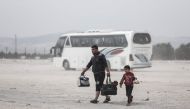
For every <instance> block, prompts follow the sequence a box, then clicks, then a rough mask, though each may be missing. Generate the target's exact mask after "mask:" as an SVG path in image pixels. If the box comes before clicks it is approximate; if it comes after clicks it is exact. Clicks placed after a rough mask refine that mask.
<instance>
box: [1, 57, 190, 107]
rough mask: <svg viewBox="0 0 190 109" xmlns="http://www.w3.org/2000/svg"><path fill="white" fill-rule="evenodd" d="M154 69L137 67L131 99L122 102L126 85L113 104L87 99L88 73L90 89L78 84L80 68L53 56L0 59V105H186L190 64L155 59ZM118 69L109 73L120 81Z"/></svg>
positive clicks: (91, 92) (89, 95)
mask: <svg viewBox="0 0 190 109" xmlns="http://www.w3.org/2000/svg"><path fill="white" fill-rule="evenodd" d="M152 63H153V67H151V68H146V69H135V70H134V74H135V75H136V77H137V78H138V80H139V81H140V84H136V85H135V86H134V90H133V96H134V101H133V103H132V104H131V105H130V106H126V103H127V98H126V96H125V88H124V87H123V88H119V87H118V95H116V96H111V102H110V103H108V104H104V103H102V102H103V100H104V99H105V98H104V97H103V96H100V98H99V101H100V102H99V103H98V104H91V103H90V102H89V101H90V100H91V99H93V98H94V96H95V83H94V77H93V74H92V72H91V71H90V70H89V71H88V72H87V73H86V75H87V76H88V77H89V78H90V84H91V86H90V87H85V88H84V87H77V79H78V77H79V75H80V73H81V71H65V70H64V69H63V68H58V67H55V66H54V65H52V62H51V60H6V59H1V60H0V109H126V108H127V109H189V107H190V79H189V78H190V62H189V61H154V62H152ZM122 75H123V72H122V71H112V72H111V77H112V80H117V81H120V79H121V77H122Z"/></svg>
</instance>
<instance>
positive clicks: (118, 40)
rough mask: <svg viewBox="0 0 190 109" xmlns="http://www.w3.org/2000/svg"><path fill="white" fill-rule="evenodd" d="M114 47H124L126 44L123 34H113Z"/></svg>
mask: <svg viewBox="0 0 190 109" xmlns="http://www.w3.org/2000/svg"><path fill="white" fill-rule="evenodd" d="M114 40H115V44H116V45H115V46H116V47H126V46H127V45H128V43H127V40H126V38H125V35H120V36H114Z"/></svg>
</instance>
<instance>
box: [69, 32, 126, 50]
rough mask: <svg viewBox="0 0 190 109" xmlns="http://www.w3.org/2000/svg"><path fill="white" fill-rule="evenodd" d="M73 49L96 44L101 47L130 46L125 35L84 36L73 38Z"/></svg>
mask: <svg viewBox="0 0 190 109" xmlns="http://www.w3.org/2000/svg"><path fill="white" fill-rule="evenodd" d="M70 39H71V44H72V46H73V47H89V46H92V45H94V44H96V45H98V46H99V47H126V46H127V45H128V43H127V39H126V38H125V35H90V36H87V35H84V36H71V38H70Z"/></svg>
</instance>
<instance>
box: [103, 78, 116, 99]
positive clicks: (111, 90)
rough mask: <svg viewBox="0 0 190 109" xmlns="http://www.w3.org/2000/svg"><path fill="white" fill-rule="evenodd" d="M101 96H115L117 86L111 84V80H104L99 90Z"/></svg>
mask: <svg viewBox="0 0 190 109" xmlns="http://www.w3.org/2000/svg"><path fill="white" fill-rule="evenodd" d="M101 95H117V84H114V82H113V83H112V82H111V78H110V77H107V78H106V84H103V86H102V88H101Z"/></svg>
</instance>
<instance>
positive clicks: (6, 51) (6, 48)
mask: <svg viewBox="0 0 190 109" xmlns="http://www.w3.org/2000/svg"><path fill="white" fill-rule="evenodd" d="M7 54H8V47H5V58H8V56H7Z"/></svg>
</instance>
